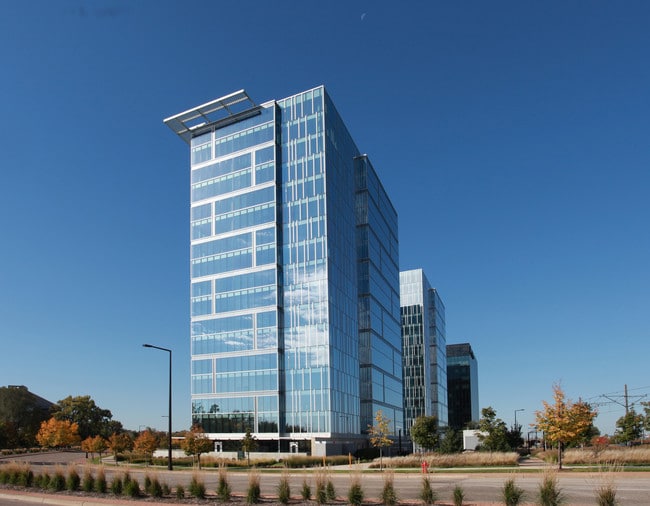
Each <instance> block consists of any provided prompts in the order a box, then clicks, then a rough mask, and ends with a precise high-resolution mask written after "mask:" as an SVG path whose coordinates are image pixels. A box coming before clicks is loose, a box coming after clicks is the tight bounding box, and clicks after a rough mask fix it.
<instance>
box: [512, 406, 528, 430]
mask: <svg viewBox="0 0 650 506" xmlns="http://www.w3.org/2000/svg"><path fill="white" fill-rule="evenodd" d="M517 411H526V410H525V409H524V408H521V409H515V430H517Z"/></svg>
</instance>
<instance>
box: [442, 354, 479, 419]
mask: <svg viewBox="0 0 650 506" xmlns="http://www.w3.org/2000/svg"><path fill="white" fill-rule="evenodd" d="M447 399H448V406H449V426H450V427H451V428H453V429H457V430H458V429H463V428H465V427H466V426H467V424H468V423H469V422H478V421H479V408H478V362H477V360H476V357H475V356H474V351H473V350H472V347H471V346H470V344H469V343H462V344H448V345H447Z"/></svg>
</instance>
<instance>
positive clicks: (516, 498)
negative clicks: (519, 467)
mask: <svg viewBox="0 0 650 506" xmlns="http://www.w3.org/2000/svg"><path fill="white" fill-rule="evenodd" d="M502 495H503V503H504V504H505V505H506V506H518V505H519V504H520V503H521V501H523V500H524V495H525V492H524V489H523V488H521V487H518V486H517V484H516V483H515V480H514V478H509V479H508V480H506V482H505V483H504V484H503V489H502Z"/></svg>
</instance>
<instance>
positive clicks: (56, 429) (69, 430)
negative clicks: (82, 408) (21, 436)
mask: <svg viewBox="0 0 650 506" xmlns="http://www.w3.org/2000/svg"><path fill="white" fill-rule="evenodd" d="M36 440H37V441H38V444H40V445H41V446H43V447H45V448H62V447H66V446H72V445H75V444H78V443H79V440H80V438H79V425H77V424H76V423H74V422H70V421H68V420H57V419H55V418H50V419H49V420H46V421H44V422H42V423H41V428H40V430H39V431H38V434H36Z"/></svg>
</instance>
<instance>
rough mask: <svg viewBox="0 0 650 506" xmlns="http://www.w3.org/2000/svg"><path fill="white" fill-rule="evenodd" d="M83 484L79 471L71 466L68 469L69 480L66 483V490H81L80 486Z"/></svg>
mask: <svg viewBox="0 0 650 506" xmlns="http://www.w3.org/2000/svg"><path fill="white" fill-rule="evenodd" d="M80 483H81V478H80V477H79V473H77V470H76V469H75V468H74V467H73V466H71V467H70V469H68V478H67V479H66V481H65V488H66V489H68V490H71V491H73V492H74V491H75V490H79V484H80Z"/></svg>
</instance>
